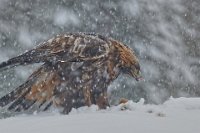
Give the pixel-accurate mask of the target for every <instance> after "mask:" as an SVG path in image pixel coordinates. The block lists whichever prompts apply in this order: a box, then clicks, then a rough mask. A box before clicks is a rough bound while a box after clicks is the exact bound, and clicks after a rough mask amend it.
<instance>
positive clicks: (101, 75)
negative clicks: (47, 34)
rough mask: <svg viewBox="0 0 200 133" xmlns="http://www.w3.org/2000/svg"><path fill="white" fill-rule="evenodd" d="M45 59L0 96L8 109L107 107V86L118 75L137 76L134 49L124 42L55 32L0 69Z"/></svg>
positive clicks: (64, 109) (0, 66) (69, 109)
mask: <svg viewBox="0 0 200 133" xmlns="http://www.w3.org/2000/svg"><path fill="white" fill-rule="evenodd" d="M33 63H43V64H42V66H41V67H40V68H39V69H38V70H36V71H35V72H34V73H33V74H32V75H31V76H30V77H29V78H28V79H27V81H26V82H25V83H24V84H22V85H21V86H19V87H17V88H16V89H14V90H13V91H12V92H10V93H9V94H7V95H5V96H3V97H2V98H0V106H1V107H4V106H6V105H8V110H12V111H16V112H21V111H26V110H31V109H33V107H34V109H35V110H47V109H49V107H50V106H54V107H58V108H61V109H62V111H61V112H62V113H66V114H67V113H69V112H70V111H71V109H72V108H78V107H81V106H85V105H87V106H90V105H92V104H96V105H98V106H99V108H100V109H104V108H106V107H107V106H109V103H108V97H107V88H108V86H109V85H110V83H111V82H112V81H114V80H115V79H116V78H117V77H118V76H119V74H120V73H122V74H128V75H130V76H131V77H134V78H135V79H136V80H139V79H140V78H141V75H140V65H139V62H138V59H137V57H136V56H135V53H134V52H133V51H132V50H131V49H130V48H129V47H127V46H126V45H124V44H123V43H121V42H119V41H116V40H114V39H112V38H107V37H104V36H101V35H98V34H86V33H69V34H62V35H58V36H56V37H54V38H52V39H49V40H48V41H46V42H44V43H42V44H40V45H38V46H37V47H36V48H34V49H32V50H30V51H27V52H25V53H24V54H21V55H19V56H17V57H14V58H11V59H9V60H8V61H6V62H2V63H1V64H0V71H1V70H3V69H8V68H11V67H15V66H18V65H28V64H33Z"/></svg>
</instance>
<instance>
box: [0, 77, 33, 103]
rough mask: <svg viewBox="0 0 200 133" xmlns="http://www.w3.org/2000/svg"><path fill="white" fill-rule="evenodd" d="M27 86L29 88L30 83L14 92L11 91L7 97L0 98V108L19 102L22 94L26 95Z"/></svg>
mask: <svg viewBox="0 0 200 133" xmlns="http://www.w3.org/2000/svg"><path fill="white" fill-rule="evenodd" d="M28 86H30V81H27V82H26V83H24V84H22V85H21V86H19V87H18V88H16V89H15V90H13V91H11V92H10V93H8V94H7V95H5V96H3V97H2V98H0V107H4V106H6V105H8V104H10V103H11V102H13V101H15V100H16V99H18V100H19V98H20V97H21V96H22V95H23V94H27V93H28V92H29V90H30V87H28ZM18 100H16V101H18ZM16 101H15V102H16Z"/></svg>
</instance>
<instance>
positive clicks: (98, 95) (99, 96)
mask: <svg viewBox="0 0 200 133" xmlns="http://www.w3.org/2000/svg"><path fill="white" fill-rule="evenodd" d="M91 94H92V96H91V97H92V103H93V104H96V105H98V107H99V109H106V108H107V107H109V106H110V104H109V102H108V97H107V91H103V92H95V93H94V92H93V93H91Z"/></svg>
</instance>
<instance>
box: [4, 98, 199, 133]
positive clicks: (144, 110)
mask: <svg viewBox="0 0 200 133" xmlns="http://www.w3.org/2000/svg"><path fill="white" fill-rule="evenodd" d="M199 114H200V98H178V99H173V98H171V99H169V100H168V101H167V102H165V103H164V104H162V105H145V104H144V100H143V99H141V100H140V102H138V103H134V102H132V101H129V102H128V103H126V104H121V105H119V106H114V107H111V108H108V109H106V110H98V108H97V106H95V105H93V106H91V107H82V108H79V109H73V110H72V111H71V113H70V114H69V115H60V114H58V113H57V112H56V111H52V112H51V113H50V112H48V113H47V112H46V113H39V114H37V113H35V114H33V115H25V114H23V115H18V116H15V117H10V118H6V119H1V120H0V132H1V133H39V132H40V133H80V132H82V133H189V132H190V133H199V132H200V126H199V123H200V115H199Z"/></svg>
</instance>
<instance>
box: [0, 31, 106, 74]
mask: <svg viewBox="0 0 200 133" xmlns="http://www.w3.org/2000/svg"><path fill="white" fill-rule="evenodd" d="M108 49H109V46H108V40H107V38H105V37H103V36H101V35H95V34H87V36H85V33H76V34H64V35H57V36H56V37H54V38H51V39H49V40H48V41H46V42H44V43H42V44H40V45H39V46H37V47H36V48H34V49H32V50H29V51H27V52H25V53H23V54H22V55H19V56H17V57H14V58H11V59H9V60H8V61H5V62H2V63H1V64H0V70H2V69H7V68H11V67H15V66H18V65H27V64H31V63H41V62H51V63H56V62H58V61H61V62H80V61H86V60H96V59H99V58H102V57H104V56H106V55H107V54H108V52H109V50H108Z"/></svg>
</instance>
